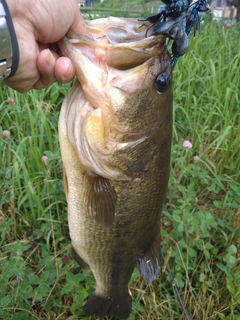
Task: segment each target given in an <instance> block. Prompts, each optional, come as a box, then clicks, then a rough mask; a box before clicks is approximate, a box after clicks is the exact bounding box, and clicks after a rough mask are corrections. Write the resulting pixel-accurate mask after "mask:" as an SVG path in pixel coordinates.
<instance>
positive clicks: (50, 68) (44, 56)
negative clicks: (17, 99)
mask: <svg viewBox="0 0 240 320" xmlns="http://www.w3.org/2000/svg"><path fill="white" fill-rule="evenodd" d="M57 59H58V55H57V54H56V53H55V52H53V51H50V50H49V49H44V50H42V51H41V52H40V54H39V56H38V59H37V68H38V70H39V73H40V77H39V79H38V81H37V82H36V83H35V85H34V89H42V88H47V87H49V86H50V85H51V84H52V83H54V82H55V81H56V77H55V73H54V70H55V64H56V61H57Z"/></svg>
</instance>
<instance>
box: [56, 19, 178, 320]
mask: <svg viewBox="0 0 240 320" xmlns="http://www.w3.org/2000/svg"><path fill="white" fill-rule="evenodd" d="M88 27H89V30H90V31H91V33H92V35H93V39H90V38H87V37H85V36H82V35H77V34H74V33H73V32H69V33H68V35H67V36H66V37H65V38H64V39H62V41H61V42H60V44H59V46H60V48H61V51H62V52H63V53H64V54H65V55H66V56H68V57H70V59H71V60H72V61H73V62H74V63H75V66H76V75H77V78H78V81H77V82H76V83H75V85H74V87H73V88H72V90H71V92H70V93H69V94H68V96H67V97H66V99H65V101H64V103H63V106H62V109H61V114H60V119H59V139H60V146H61V153H62V159H63V169H64V183H65V193H66V198H67V202H68V221H69V230H70V236H71V241H72V248H73V255H74V257H75V259H76V260H77V261H78V262H79V264H80V265H81V266H83V267H89V268H90V269H91V271H92V273H93V275H94V277H95V280H96V290H95V292H94V293H93V294H92V295H91V296H90V297H89V299H88V300H87V302H86V304H85V306H84V312H85V313H86V314H87V315H95V316H99V317H104V316H106V315H108V316H114V317H116V318H119V319H126V318H127V317H128V316H129V314H130V312H131V302H132V298H131V294H130V293H129V289H128V283H129V280H130V278H131V275H132V272H133V269H134V267H135V266H137V267H138V269H139V272H140V274H141V275H142V276H143V277H144V279H145V282H146V283H150V282H152V281H153V280H154V279H156V278H158V276H159V273H160V270H161V260H162V259H161V250H160V214H161V209H162V205H163V202H164V198H165V194H166V190H167V184H168V178H169V163H170V148H171V131H172V92H171V79H170V78H171V61H170V60H171V59H170V55H169V53H168V51H167V49H166V44H165V36H164V35H158V36H154V37H148V38H145V31H146V27H142V22H139V21H138V20H136V19H120V18H107V19H99V20H93V21H91V22H89V23H88Z"/></svg>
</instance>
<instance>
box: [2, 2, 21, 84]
mask: <svg viewBox="0 0 240 320" xmlns="http://www.w3.org/2000/svg"><path fill="white" fill-rule="evenodd" d="M18 63H19V48H18V42H17V37H16V33H15V30H14V26H13V23H12V19H11V15H10V12H9V9H8V6H7V3H6V1H5V0H0V81H2V80H5V79H7V78H9V77H12V76H13V75H14V74H15V72H16V71H17V68H18Z"/></svg>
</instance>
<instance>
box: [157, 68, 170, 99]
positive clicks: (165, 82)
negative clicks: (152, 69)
mask: <svg viewBox="0 0 240 320" xmlns="http://www.w3.org/2000/svg"><path fill="white" fill-rule="evenodd" d="M169 86H170V75H169V74H168V73H167V72H163V73H160V75H159V76H158V77H157V79H156V81H155V88H156V90H157V93H159V94H161V93H164V92H166V91H167V90H168V88H169Z"/></svg>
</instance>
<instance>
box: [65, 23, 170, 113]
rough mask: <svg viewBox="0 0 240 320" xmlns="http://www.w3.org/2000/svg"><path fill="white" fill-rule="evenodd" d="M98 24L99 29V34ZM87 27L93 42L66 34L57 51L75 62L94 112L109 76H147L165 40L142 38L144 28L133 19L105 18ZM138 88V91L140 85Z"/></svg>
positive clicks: (162, 36) (159, 36)
mask: <svg viewBox="0 0 240 320" xmlns="http://www.w3.org/2000/svg"><path fill="white" fill-rule="evenodd" d="M98 20H100V21H98ZM103 20H105V21H106V23H105V24H106V25H105V27H104V26H102V24H103V22H102V21H103ZM91 23H92V21H91ZM98 23H99V24H100V25H101V29H103V30H102V31H101V32H100V27H99V28H98ZM88 26H89V29H90V32H92V35H93V39H91V38H89V37H87V36H84V35H80V34H76V33H75V32H73V31H72V30H70V31H69V32H68V33H67V34H66V36H65V37H64V38H63V39H62V40H61V41H60V42H59V47H60V50H61V52H62V53H63V54H64V55H66V56H68V57H69V58H70V59H71V60H72V61H74V62H75V67H76V76H77V78H78V80H79V82H80V83H81V86H82V89H83V92H84V94H85V96H86V99H87V100H88V101H89V102H90V103H91V104H92V106H93V107H94V108H96V107H97V105H101V104H102V103H103V101H104V99H105V97H104V94H103V91H104V87H105V85H106V84H107V83H108V82H109V79H110V77H112V75H113V72H117V71H118V70H119V71H124V70H129V72H128V76H129V77H131V75H133V74H136V73H139V72H141V73H145V74H147V72H148V70H149V67H150V65H151V63H152V62H151V61H152V60H153V59H155V58H156V57H160V59H161V55H162V52H163V50H165V51H166V45H165V40H166V36H165V35H163V34H161V35H157V36H151V37H147V38H146V37H145V30H146V28H144V27H143V25H142V22H140V21H138V20H137V19H123V18H113V17H109V18H108V19H97V20H96V23H95V25H94V24H93V25H92V24H90V23H89V25H88ZM93 75H94V76H93ZM138 87H142V83H140V84H139V85H138ZM89 88H91V92H89V91H90V90H89ZM93 92H94V95H92V94H91V93H93Z"/></svg>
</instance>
